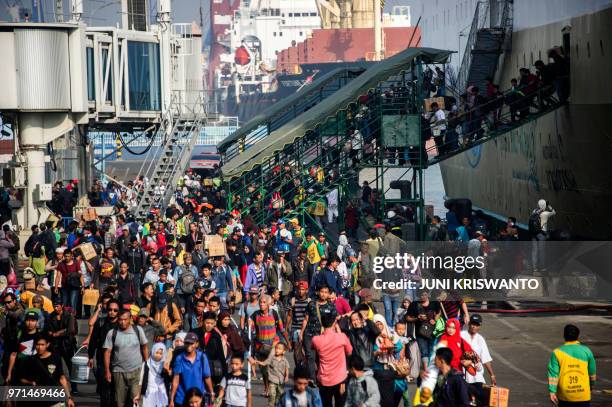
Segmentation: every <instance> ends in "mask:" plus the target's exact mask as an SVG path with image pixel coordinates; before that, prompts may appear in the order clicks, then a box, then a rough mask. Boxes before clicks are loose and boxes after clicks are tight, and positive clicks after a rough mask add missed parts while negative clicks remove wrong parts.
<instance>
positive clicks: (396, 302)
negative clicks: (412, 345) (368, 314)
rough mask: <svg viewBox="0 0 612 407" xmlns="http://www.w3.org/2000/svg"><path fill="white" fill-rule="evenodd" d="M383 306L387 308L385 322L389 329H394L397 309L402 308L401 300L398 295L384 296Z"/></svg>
mask: <svg viewBox="0 0 612 407" xmlns="http://www.w3.org/2000/svg"><path fill="white" fill-rule="evenodd" d="M382 299H383V304H384V306H385V320H387V325H389V328H393V321H394V319H395V316H396V315H397V309H398V308H399V306H400V302H401V298H400V296H398V295H393V296H392V295H388V294H383V295H382Z"/></svg>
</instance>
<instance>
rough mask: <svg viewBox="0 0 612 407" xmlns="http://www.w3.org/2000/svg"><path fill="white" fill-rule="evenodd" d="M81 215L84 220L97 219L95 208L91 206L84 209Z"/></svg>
mask: <svg viewBox="0 0 612 407" xmlns="http://www.w3.org/2000/svg"><path fill="white" fill-rule="evenodd" d="M81 216H82V218H83V220H84V221H85V222H91V221H94V220H96V219H98V214H97V213H96V208H92V207H89V208H87V209H85V210H84V211H83V214H82V215H81Z"/></svg>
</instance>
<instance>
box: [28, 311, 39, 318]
mask: <svg viewBox="0 0 612 407" xmlns="http://www.w3.org/2000/svg"><path fill="white" fill-rule="evenodd" d="M25 319H38V314H37V313H36V311H28V312H26V314H25Z"/></svg>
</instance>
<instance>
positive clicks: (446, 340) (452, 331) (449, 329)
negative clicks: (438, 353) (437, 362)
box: [434, 318, 472, 372]
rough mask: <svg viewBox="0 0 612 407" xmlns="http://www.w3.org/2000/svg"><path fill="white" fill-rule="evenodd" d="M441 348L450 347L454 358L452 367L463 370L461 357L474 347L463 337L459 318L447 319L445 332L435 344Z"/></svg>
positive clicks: (437, 347)
mask: <svg viewBox="0 0 612 407" xmlns="http://www.w3.org/2000/svg"><path fill="white" fill-rule="evenodd" d="M435 348H436V349H439V348H449V349H450V350H452V351H453V360H452V361H451V367H452V368H453V369H456V370H458V371H460V372H461V371H462V368H463V366H462V363H461V357H462V356H463V354H464V353H466V352H472V347H471V346H470V344H469V343H467V342H466V341H464V340H463V338H462V337H461V324H460V323H459V320H458V319H455V318H453V319H449V320H448V321H446V327H445V329H444V333H443V334H442V335H441V336H440V339H439V341H438V343H437V344H436V346H435ZM434 354H435V352H434Z"/></svg>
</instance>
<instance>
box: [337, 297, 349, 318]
mask: <svg viewBox="0 0 612 407" xmlns="http://www.w3.org/2000/svg"><path fill="white" fill-rule="evenodd" d="M334 305H335V306H336V311H338V315H344V314H348V313H349V312H351V311H352V310H351V306H350V305H349V303H348V301H347V300H346V299H345V298H344V297H336V301H335V302H334Z"/></svg>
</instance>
